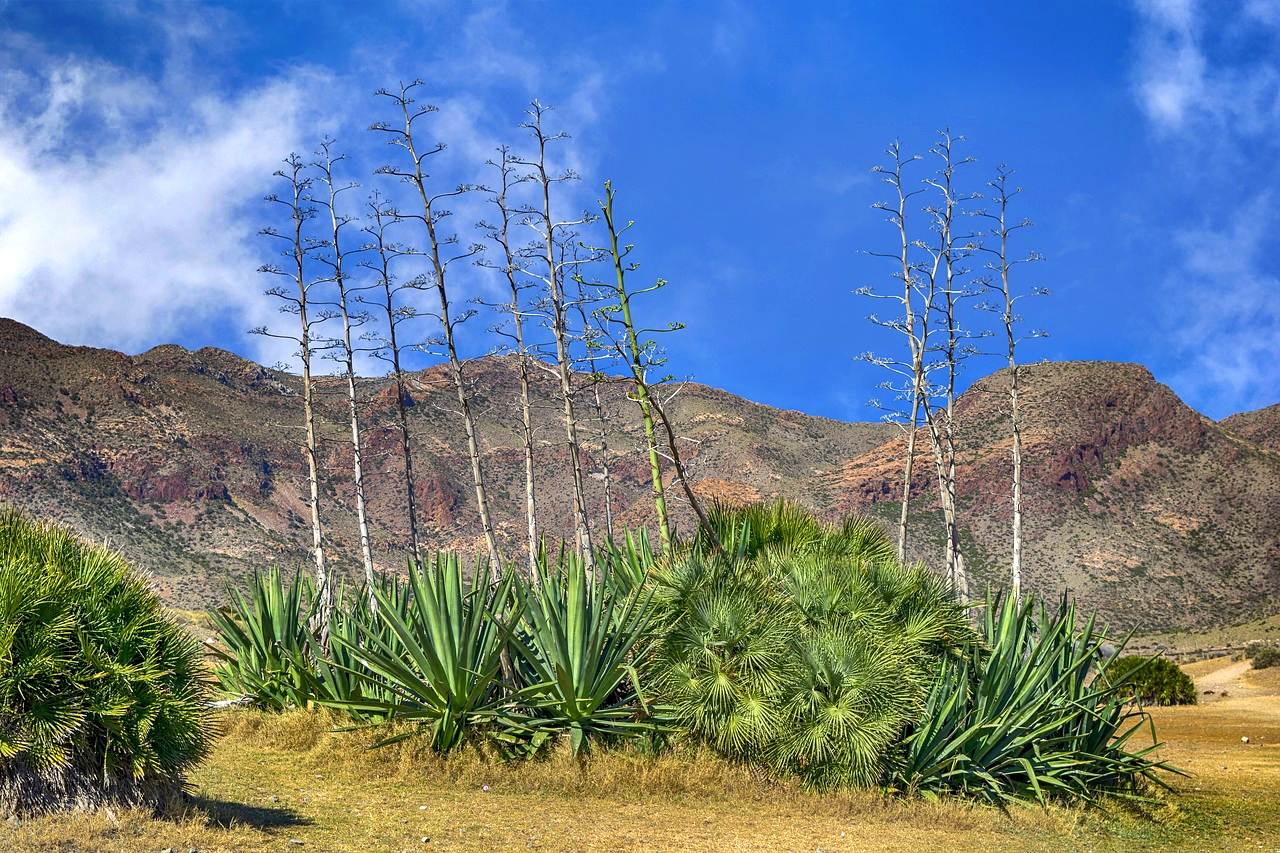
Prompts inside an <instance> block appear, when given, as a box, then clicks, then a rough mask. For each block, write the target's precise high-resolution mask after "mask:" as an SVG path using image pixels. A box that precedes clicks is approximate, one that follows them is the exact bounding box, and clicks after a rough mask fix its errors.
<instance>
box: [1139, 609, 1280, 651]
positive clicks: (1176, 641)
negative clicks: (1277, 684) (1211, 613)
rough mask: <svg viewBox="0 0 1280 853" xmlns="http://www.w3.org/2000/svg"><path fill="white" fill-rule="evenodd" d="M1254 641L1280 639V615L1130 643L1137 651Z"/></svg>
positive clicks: (1159, 635) (1184, 649)
mask: <svg viewBox="0 0 1280 853" xmlns="http://www.w3.org/2000/svg"><path fill="white" fill-rule="evenodd" d="M1253 640H1280V613H1276V614H1273V615H1271V616H1266V617H1262V618H1259V619H1252V620H1250V621H1248V622H1239V623H1236V624H1234V625H1221V626H1216V627H1213V628H1205V629H1202V630H1199V631H1173V632H1169V633H1165V634H1146V635H1143V636H1140V637H1135V638H1134V639H1133V641H1132V642H1131V643H1130V644H1129V645H1130V647H1131V648H1133V649H1150V650H1154V649H1172V650H1174V651H1191V650H1193V649H1205V648H1216V647H1218V646H1233V645H1239V644H1242V643H1248V642H1252V641H1253Z"/></svg>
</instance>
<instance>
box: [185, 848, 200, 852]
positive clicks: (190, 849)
mask: <svg viewBox="0 0 1280 853" xmlns="http://www.w3.org/2000/svg"><path fill="white" fill-rule="evenodd" d="M187 853H200V848H199V847H188V848H187Z"/></svg>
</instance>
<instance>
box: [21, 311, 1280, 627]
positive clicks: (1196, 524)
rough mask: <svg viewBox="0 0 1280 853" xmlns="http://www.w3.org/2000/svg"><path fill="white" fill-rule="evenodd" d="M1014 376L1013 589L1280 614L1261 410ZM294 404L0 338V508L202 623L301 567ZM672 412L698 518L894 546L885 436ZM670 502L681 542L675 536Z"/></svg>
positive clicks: (967, 418) (375, 523) (338, 395)
mask: <svg viewBox="0 0 1280 853" xmlns="http://www.w3.org/2000/svg"><path fill="white" fill-rule="evenodd" d="M1022 371H1023V387H1024V389H1025V390H1024V394H1023V399H1024V401H1025V412H1026V423H1025V427H1024V430H1023V432H1024V444H1025V459H1026V462H1025V485H1024V491H1025V496H1026V497H1025V512H1024V515H1025V530H1026V533H1025V539H1026V546H1025V557H1024V586H1025V587H1027V588H1029V589H1032V590H1035V591H1037V592H1039V593H1042V594H1045V595H1058V594H1061V593H1062V592H1063V591H1069V592H1070V593H1071V594H1072V595H1074V596H1076V597H1077V598H1078V599H1079V600H1080V601H1081V602H1082V603H1083V604H1084V606H1085V607H1086V608H1088V609H1092V610H1096V611H1097V612H1099V613H1100V615H1101V616H1102V617H1103V618H1104V619H1105V620H1107V621H1108V622H1109V623H1110V624H1111V625H1113V626H1115V627H1120V628H1130V627H1134V628H1140V629H1143V630H1156V629H1172V628H1191V627H1203V626H1206V625H1213V624H1219V623H1223V622H1233V621H1240V620H1242V619H1245V618H1250V617H1253V616H1258V615H1265V614H1267V613H1269V612H1271V611H1274V610H1276V609H1277V605H1276V602H1277V601H1278V600H1280V598H1278V596H1280V405H1276V406H1271V407H1269V408H1266V409H1261V410H1259V411H1256V412H1245V413H1241V414H1237V415H1232V416H1231V417H1229V418H1226V419H1224V420H1222V421H1220V422H1215V421H1213V420H1211V419H1209V418H1207V417H1205V416H1203V415H1201V414H1199V413H1197V412H1196V411H1194V410H1193V409H1191V408H1190V407H1189V406H1187V405H1186V404H1185V403H1183V402H1182V401H1181V400H1179V399H1178V397H1177V395H1175V394H1174V393H1173V392H1172V391H1171V390H1170V389H1168V388H1167V387H1165V386H1163V385H1161V384H1160V383H1158V382H1157V381H1156V380H1155V379H1154V378H1153V377H1152V375H1151V374H1150V372H1149V371H1147V370H1146V369H1145V368H1143V367H1141V366H1139V365H1135V364H1122V363H1113V362H1055V363H1043V364H1036V365H1031V366H1027V367H1025V368H1022ZM535 372H537V371H535ZM467 376H468V381H469V383H470V385H471V392H472V396H473V400H474V408H475V414H476V418H477V426H478V433H479V439H480V444H481V446H482V449H483V463H484V468H485V474H486V478H487V481H488V486H489V490H490V500H491V503H492V504H493V511H494V513H495V516H496V520H497V526H498V532H499V536H500V539H501V542H502V544H503V548H504V550H505V552H506V553H508V554H511V555H513V556H514V555H515V554H516V552H518V550H519V549H520V547H521V544H522V542H523V536H524V519H523V501H524V472H523V457H522V451H521V449H520V448H521V444H520V441H519V438H518V434H517V428H518V423H519V422H518V409H517V400H518V383H517V364H516V362H515V361H514V360H513V359H512V358H509V357H498V356H492V357H486V358H482V359H477V360H474V361H471V362H468V363H467ZM581 379H582V380H584V381H581V382H580V385H581V386H582V387H584V388H585V387H587V386H588V383H587V382H586V381H585V377H581ZM1004 381H1005V375H1004V374H1003V373H996V374H993V375H992V376H989V377H987V378H985V379H982V380H980V381H978V382H976V383H975V384H974V385H973V386H972V387H971V388H970V389H969V390H968V391H966V392H965V394H964V395H963V396H962V397H961V398H960V400H959V402H958V404H957V410H956V418H957V423H958V425H959V433H958V436H959V443H960V460H959V461H960V465H959V472H958V477H959V486H960V515H961V526H962V544H963V547H964V550H965V552H966V556H967V558H968V561H969V564H970V567H971V573H972V574H973V576H974V578H975V581H976V586H977V588H982V587H983V586H984V585H987V584H995V585H998V584H999V583H1000V582H1001V580H1002V579H1003V577H1004V574H1005V571H1006V568H1005V566H1006V564H1007V552H1008V547H1009V532H1008V527H1009V517H1010V509H1009V493H1010V486H1009V478H1010V473H1009V468H1010V463H1009V452H1010V439H1009V435H1008V432H1009V430H1008V424H1007V413H1006V411H1005V408H1004V401H1005V397H1004V395H1003V387H1004V386H1003V383H1004ZM450 383H451V380H450V378H449V376H448V374H447V373H446V371H445V370H444V369H443V368H441V367H432V368H428V369H426V370H422V371H419V372H415V373H413V374H412V376H411V377H410V382H409V396H410V398H411V399H410V402H411V404H412V405H411V407H410V410H409V412H410V423H411V428H412V430H413V435H414V448H413V450H414V467H415V473H416V475H417V498H418V505H419V513H420V519H419V521H420V528H421V530H422V532H423V533H424V535H425V538H426V540H427V543H428V544H429V545H430V546H431V547H433V548H454V549H460V550H464V551H468V552H475V553H478V552H479V551H480V550H482V536H481V530H480V527H479V522H478V518H477V515H476V512H475V509H474V501H473V499H472V492H471V484H470V473H469V468H468V463H467V459H466V456H465V453H464V443H463V441H462V430H461V425H460V421H459V418H458V416H457V415H456V413H455V412H454V411H453V409H454V405H455V404H454V403H452V400H453V397H454V391H453V388H452V385H451V384H450ZM319 387H320V391H321V393H320V395H319V396H320V400H319V406H318V411H319V421H320V425H321V433H322V435H323V436H324V437H325V441H324V446H323V461H324V467H325V470H326V473H327V476H326V477H325V478H324V482H323V484H322V487H323V488H322V500H323V508H324V514H325V522H326V525H327V530H326V533H327V535H328V536H329V538H330V550H331V554H333V556H334V558H335V560H336V562H337V564H338V565H339V566H341V567H342V569H343V570H344V571H346V572H349V573H351V574H352V575H353V576H354V574H355V572H356V566H357V563H356V553H357V550H358V548H357V539H356V534H355V523H354V518H353V506H354V498H353V495H352V494H351V488H350V484H349V476H348V472H349V470H350V463H349V445H348V444H347V443H346V441H345V440H344V435H345V432H346V429H347V427H346V424H345V420H344V418H345V398H344V396H343V394H344V386H343V384H342V383H341V382H339V381H338V380H336V379H332V378H324V379H322V380H320V383H319ZM299 389H300V381H299V380H298V378H297V377H295V376H293V375H291V374H288V373H285V372H281V371H278V370H272V369H268V368H265V367H262V366H260V365H258V364H255V363H254V362H252V361H248V360H245V359H243V358H240V357H239V356H236V355H234V354H232V353H230V352H227V351H225V350H220V349H213V348H204V349H199V350H195V351H190V350H187V349H184V348H182V347H178V346H173V345H166V346H159V347H155V348H153V349H151V350H148V351H147V352H144V353H142V354H140V355H125V354H122V353H119V352H114V351H111V350H104V349H96V348H90V347H78V346H66V345H63V344H60V343H58V342H55V341H53V340H51V339H49V338H47V337H45V336H44V335H42V334H40V333H39V332H37V331H35V330H33V329H31V328H29V327H27V326H25V325H22V324H21V323H18V322H16V321H13V320H7V319H0V425H2V428H0V502H5V503H9V504H11V505H13V506H16V507H17V508H19V509H20V510H23V511H26V512H30V513H32V514H36V515H39V516H41V517H45V518H49V519H53V520H56V521H59V522H62V523H65V524H68V525H71V526H72V527H74V528H76V529H77V530H79V531H81V532H82V533H83V534H84V535H86V536H88V537H91V538H93V539H95V540H105V541H107V542H108V543H110V544H111V545H112V546H114V547H116V548H118V549H120V550H121V551H122V552H124V553H125V554H126V556H128V557H129V558H130V559H131V560H133V561H134V563H135V564H136V565H137V566H139V567H140V568H144V569H146V570H147V571H149V572H150V574H151V575H152V577H153V579H154V582H155V584H156V585H157V587H158V588H159V589H160V591H161V592H162V593H163V595H164V596H165V597H166V599H167V600H168V601H169V603H170V604H171V605H173V606H174V607H176V608H179V609H188V610H190V609H199V608H203V607H207V606H209V605H211V604H213V603H216V602H218V601H220V600H221V599H222V597H223V596H224V587H225V585H226V584H227V583H229V582H232V583H234V582H235V581H236V580H238V579H242V578H243V577H245V576H246V574H248V573H249V572H251V571H253V570H254V569H256V568H260V567H263V566H266V565H269V564H271V563H273V562H274V563H278V564H281V565H285V566H289V567H293V566H304V567H305V566H306V564H307V560H308V553H307V540H308V539H309V535H310V531H309V522H308V521H307V519H308V510H307V505H306V499H305V497H304V496H305V494H306V474H305V468H304V465H303V458H302V454H301V452H300V451H299V441H300V438H301V432H300V431H299V430H298V424H299V421H300V403H299V400H298V394H299ZM599 390H600V395H601V399H602V404H603V406H602V408H603V411H604V414H605V417H604V423H603V425H602V424H601V423H600V421H599V420H597V419H595V418H594V414H593V412H592V409H591V407H590V406H588V405H587V400H586V399H585V398H584V400H583V405H582V406H581V414H582V418H583V431H584V433H585V434H586V435H585V447H584V449H585V456H584V465H585V469H586V471H587V472H588V473H589V477H588V481H587V484H588V491H589V493H588V500H589V503H591V504H592V507H591V510H592V512H591V517H592V518H593V519H594V520H595V522H596V523H597V524H598V525H599V526H600V528H601V529H600V530H599V531H598V534H603V533H604V532H605V531H604V530H603V526H604V525H605V518H606V512H605V503H606V483H607V484H608V487H609V488H608V503H609V509H610V513H609V514H610V515H611V516H612V520H613V525H614V528H615V531H619V532H620V531H622V530H623V529H627V528H636V527H642V526H645V525H649V524H651V523H652V521H653V518H652V505H651V503H650V500H649V494H648V464H647V459H646V458H645V456H644V454H643V453H642V449H641V442H640V440H639V436H638V433H639V429H638V427H639V424H638V418H637V416H636V412H635V407H634V404H633V403H631V402H630V401H629V400H628V399H627V397H626V391H625V387H624V386H623V385H622V384H621V383H614V382H604V383H602V384H600V386H599ZM672 390H673V391H674V392H675V393H674V397H673V398H672V400H671V402H670V411H671V414H672V416H673V418H672V419H673V422H674V423H675V425H676V427H677V430H678V432H679V434H680V436H681V450H682V455H683V456H684V457H686V458H687V460H688V464H689V468H690V477H691V480H692V481H693V482H694V488H695V491H696V492H698V493H699V494H700V495H702V496H703V497H705V498H706V499H708V500H712V499H714V500H722V501H726V502H731V503H741V502H747V501H757V500H764V499H771V498H776V497H785V498H788V499H791V500H795V501H798V502H800V503H803V504H805V505H807V506H810V507H812V508H813V509H814V510H815V511H817V512H818V513H819V514H821V515H822V516H823V517H827V518H831V519H835V518H838V517H840V516H842V515H845V514H848V513H863V514H868V515H871V516H874V517H877V518H880V519H883V520H884V522H885V523H886V524H887V525H893V524H894V523H895V521H896V518H897V515H898V511H899V506H900V505H899V500H900V497H901V471H902V462H903V457H904V453H905V447H906V439H905V434H904V433H903V432H902V431H901V430H899V429H898V428H897V427H895V426H892V425H888V424H882V423H848V422H843V421H837V420H831V419H827V418H821V417H814V416H810V415H806V414H803V413H800V412H796V411H784V410H779V409H775V408H771V407H769V406H764V405H760V404H757V403H753V402H750V401H748V400H745V399H743V398H741V397H737V396H735V395H733V394H730V393H728V392H726V391H722V390H718V389H715V388H710V387H707V386H704V385H699V384H696V383H687V384H684V385H682V386H679V387H678V388H673V389H672ZM358 391H359V396H360V399H361V401H362V403H361V416H362V420H363V422H364V423H365V426H366V430H365V436H366V444H367V454H368V457H369V462H368V463H367V467H369V468H371V469H372V472H371V474H370V476H369V479H368V484H367V492H368V496H369V505H370V517H371V522H372V535H373V541H374V545H375V552H376V559H377V562H378V563H379V565H380V566H381V567H382V568H384V569H397V568H399V567H401V566H403V565H404V562H405V559H406V554H407V552H408V538H407V529H408V526H407V520H406V518H405V515H404V503H405V502H404V500H403V488H404V486H403V476H402V465H401V463H400V459H399V457H398V455H397V454H398V450H397V447H398V445H397V440H398V439H397V436H396V434H395V432H394V412H395V396H394V390H393V388H392V386H391V383H390V382H389V380H386V379H381V378H366V379H362V380H360V382H359V386H358ZM534 396H535V401H534V410H535V411H534V413H535V423H536V431H537V439H538V447H537V453H536V456H537V471H538V489H539V493H538V512H539V520H540V523H541V525H542V527H543V530H544V531H545V533H546V535H547V536H548V537H550V538H558V537H560V536H563V535H564V534H565V533H566V532H568V531H569V529H570V502H569V495H570V485H569V484H570V475H569V469H568V462H567V452H566V449H565V445H564V443H563V438H562V431H561V427H560V426H559V422H558V420H557V418H558V404H557V403H556V390H555V386H554V384H553V382H552V381H551V379H550V378H549V377H548V378H546V379H545V380H544V379H542V378H539V379H538V380H537V381H536V382H535V385H534ZM921 446H922V447H927V442H924V443H922V445H921ZM606 466H607V468H608V472H609V473H608V477H607V478H606V476H605V474H604V469H605V467H606ZM672 491H673V492H674V491H675V490H672ZM912 491H913V495H915V496H916V497H915V498H913V502H912V506H913V512H912V527H911V529H912V548H911V551H912V556H913V557H914V558H918V559H923V560H925V561H926V562H929V563H930V564H934V563H936V562H937V561H938V556H939V554H940V552H941V542H942V532H941V526H940V520H939V513H938V511H937V505H936V499H935V498H934V495H935V493H936V479H935V478H934V475H933V468H932V465H931V464H930V460H929V459H928V458H925V457H921V460H920V464H918V465H917V476H916V477H915V479H914V481H913V483H912ZM673 500H674V503H675V507H674V512H675V519H676V522H677V527H678V528H683V529H686V530H687V529H688V528H689V526H690V525H691V523H692V513H691V512H690V511H689V508H688V507H687V506H684V505H683V504H682V503H681V502H680V501H679V499H678V496H677V497H676V498H673Z"/></svg>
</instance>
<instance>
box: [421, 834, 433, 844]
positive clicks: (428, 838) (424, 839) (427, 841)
mask: <svg viewBox="0 0 1280 853" xmlns="http://www.w3.org/2000/svg"><path fill="white" fill-rule="evenodd" d="M422 843H423V844H430V843H431V836H430V835H424V836H422Z"/></svg>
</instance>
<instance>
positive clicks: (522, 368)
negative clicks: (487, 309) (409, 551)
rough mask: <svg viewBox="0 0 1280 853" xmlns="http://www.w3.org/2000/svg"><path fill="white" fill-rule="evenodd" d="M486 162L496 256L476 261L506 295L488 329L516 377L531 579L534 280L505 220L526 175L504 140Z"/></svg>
mask: <svg viewBox="0 0 1280 853" xmlns="http://www.w3.org/2000/svg"><path fill="white" fill-rule="evenodd" d="M487 165H489V166H492V167H493V169H494V171H495V172H496V173H497V179H498V180H497V184H496V185H495V186H494V187H493V188H491V189H490V190H489V201H490V202H491V203H492V204H493V206H494V208H495V209H496V210H497V212H498V218H497V221H496V222H494V223H489V222H484V221H482V222H480V224H479V228H480V230H481V231H482V232H484V234H485V235H486V236H487V238H488V239H489V240H490V241H491V242H492V243H493V244H494V245H495V246H496V247H497V248H498V250H499V253H500V254H499V258H498V260H497V261H489V260H487V259H482V260H479V261H477V263H479V264H482V265H483V266H487V267H489V268H491V269H495V270H497V271H498V272H499V273H501V274H502V277H503V280H504V281H505V282H506V284H507V289H508V291H509V293H510V295H511V298H510V300H509V301H508V302H506V303H505V304H503V305H500V306H495V307H498V308H499V309H500V310H502V311H503V312H504V313H505V314H506V315H507V316H508V317H510V325H509V326H507V325H504V324H498V325H496V326H494V328H493V331H494V333H495V334H498V335H500V336H502V337H506V338H508V339H509V341H510V348H511V351H512V352H513V353H514V354H515V357H516V364H517V369H518V372H519V377H520V440H521V443H522V444H523V451H524V498H525V500H524V504H525V526H526V531H527V534H528V541H527V545H526V547H527V549H528V558H529V577H530V578H531V579H537V575H538V515H537V484H536V482H535V478H534V455H533V449H534V428H533V405H532V401H531V394H530V379H531V376H532V373H531V370H532V367H531V364H530V362H531V360H532V359H533V358H534V356H533V355H532V353H531V348H530V347H529V345H528V343H527V341H526V339H525V320H526V319H528V318H529V317H530V316H532V315H531V312H529V311H527V310H526V306H525V303H526V297H525V291H527V290H530V289H531V288H533V287H534V285H533V283H532V282H530V281H529V280H528V277H527V276H525V275H523V270H522V265H521V257H520V251H521V250H520V248H519V247H515V246H513V245H512V235H511V226H512V224H513V221H514V219H515V216H516V214H515V209H516V208H515V207H514V206H513V202H512V200H511V196H510V193H511V191H512V189H513V188H515V187H516V186H517V185H519V184H521V183H524V182H525V181H528V180H530V176H529V175H528V174H521V173H519V172H517V170H516V161H515V159H514V157H513V156H512V154H511V150H510V149H509V148H507V147H506V146H505V145H504V146H501V147H500V148H498V157H497V159H496V160H489V161H488V163H487Z"/></svg>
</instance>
